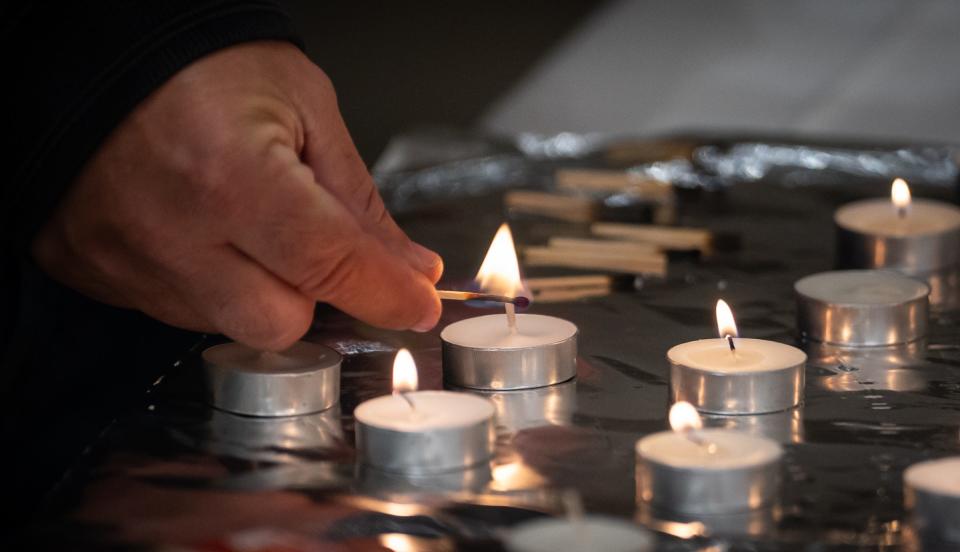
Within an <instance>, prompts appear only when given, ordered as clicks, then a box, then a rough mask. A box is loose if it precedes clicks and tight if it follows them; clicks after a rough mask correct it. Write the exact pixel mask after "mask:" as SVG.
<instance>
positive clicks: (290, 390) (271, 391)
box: [203, 341, 341, 416]
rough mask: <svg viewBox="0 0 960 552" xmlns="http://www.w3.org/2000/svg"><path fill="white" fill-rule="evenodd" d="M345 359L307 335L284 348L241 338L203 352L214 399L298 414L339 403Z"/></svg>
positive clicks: (240, 408)
mask: <svg viewBox="0 0 960 552" xmlns="http://www.w3.org/2000/svg"><path fill="white" fill-rule="evenodd" d="M340 361H341V358H340V354H339V353H337V352H336V351H334V350H333V349H330V348H328V347H324V346H323V345H318V344H316V343H309V342H306V341H298V342H296V343H294V344H293V346H291V347H290V348H289V349H287V350H285V351H282V352H279V353H272V352H263V351H258V350H256V349H252V348H250V347H247V346H246V345H243V344H240V343H224V344H221V345H215V346H213V347H210V348H209V349H207V350H205V351H204V352H203V366H204V371H205V372H206V380H207V391H208V396H209V400H210V402H211V404H213V406H214V407H216V408H219V409H221V410H225V411H227V412H233V413H236V414H243V415H246V416H297V415H301V414H309V413H313V412H320V411H322V410H326V409H328V408H330V407H331V406H333V405H335V404H337V402H338V401H339V400H340Z"/></svg>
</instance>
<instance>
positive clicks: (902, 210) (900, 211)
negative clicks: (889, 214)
mask: <svg viewBox="0 0 960 552" xmlns="http://www.w3.org/2000/svg"><path fill="white" fill-rule="evenodd" d="M897 217H899V218H902V219H905V218H907V208H906V207H897Z"/></svg>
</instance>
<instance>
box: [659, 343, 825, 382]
mask: <svg viewBox="0 0 960 552" xmlns="http://www.w3.org/2000/svg"><path fill="white" fill-rule="evenodd" d="M735 344H736V351H731V350H730V347H729V345H728V343H727V340H726V339H722V338H714V339H699V340H697V341H688V342H687V343H681V344H680V345H677V346H675V347H673V348H671V349H670V350H669V351H667V358H669V359H670V362H672V363H676V364H681V365H683V366H686V367H688V368H692V369H695V370H702V371H705V372H712V373H717V374H728V375H738V374H745V373H758V372H775V371H778V370H783V369H785V368H790V367H794V366H797V365H798V364H803V363H804V362H805V361H806V359H807V355H806V354H805V353H804V352H803V351H801V350H800V349H797V348H796V347H793V346H791V345H786V344H784V343H778V342H776V341H768V340H766V339H751V338H744V337H740V338H737V339H736V341H735Z"/></svg>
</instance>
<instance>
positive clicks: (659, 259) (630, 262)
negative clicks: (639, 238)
mask: <svg viewBox="0 0 960 552" xmlns="http://www.w3.org/2000/svg"><path fill="white" fill-rule="evenodd" d="M524 261H525V263H526V264H527V265H528V266H564V267H569V268H583V269H593V270H610V271H614V272H626V273H628V274H653V275H660V276H662V275H665V274H666V272H667V256H666V255H665V254H663V253H656V252H650V253H644V254H637V255H623V254H620V253H617V254H611V253H607V252H601V251H586V250H577V249H568V248H557V247H542V246H538V247H527V248H526V249H524Z"/></svg>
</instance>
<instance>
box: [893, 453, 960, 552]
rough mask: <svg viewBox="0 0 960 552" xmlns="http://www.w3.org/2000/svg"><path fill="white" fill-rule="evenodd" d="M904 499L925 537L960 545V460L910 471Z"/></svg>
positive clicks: (944, 460) (905, 480) (937, 462)
mask: <svg viewBox="0 0 960 552" xmlns="http://www.w3.org/2000/svg"><path fill="white" fill-rule="evenodd" d="M903 498H904V503H905V505H906V508H907V510H909V511H910V512H911V514H912V518H913V520H912V521H913V523H914V525H915V527H916V529H917V531H918V533H920V534H921V536H923V537H932V538H933V539H936V540H940V541H946V542H950V543H954V544H955V545H960V456H954V457H952V458H942V459H940V460H929V461H927V462H920V463H918V464H914V465H912V466H910V467H909V468H907V469H906V470H905V471H904V472H903Z"/></svg>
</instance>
